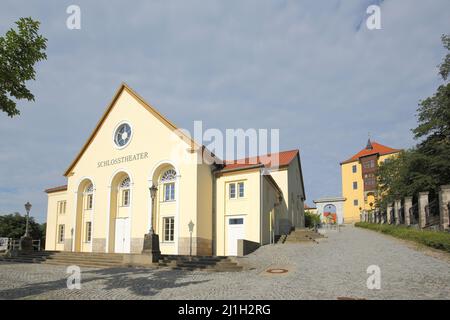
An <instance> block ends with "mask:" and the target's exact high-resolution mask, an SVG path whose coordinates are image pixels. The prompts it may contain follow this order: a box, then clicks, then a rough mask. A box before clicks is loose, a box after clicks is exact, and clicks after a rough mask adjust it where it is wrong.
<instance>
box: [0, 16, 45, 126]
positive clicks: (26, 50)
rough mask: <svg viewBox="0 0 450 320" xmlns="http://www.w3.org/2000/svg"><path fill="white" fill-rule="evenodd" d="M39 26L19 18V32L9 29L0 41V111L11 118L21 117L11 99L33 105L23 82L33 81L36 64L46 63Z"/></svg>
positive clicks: (26, 19) (36, 23)
mask: <svg viewBox="0 0 450 320" xmlns="http://www.w3.org/2000/svg"><path fill="white" fill-rule="evenodd" d="M39 24H40V23H39V22H38V21H34V20H33V19H32V18H20V19H19V21H17V22H16V25H17V29H18V31H16V30H14V29H10V30H9V31H8V32H6V35H5V36H4V37H0V110H1V111H4V112H6V113H7V114H8V116H10V117H13V116H15V115H19V114H20V111H19V110H18V109H17V106H16V101H14V100H13V99H12V98H15V99H17V100H20V99H26V100H28V101H34V95H33V94H32V93H31V91H30V90H29V89H28V88H27V87H26V85H25V82H26V81H29V80H35V77H36V71H35V69H34V66H35V64H36V63H37V62H39V61H41V60H45V59H47V55H46V54H45V49H46V48H47V39H46V38H44V37H43V36H42V35H39V34H38V31H39Z"/></svg>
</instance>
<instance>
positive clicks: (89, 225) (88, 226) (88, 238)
mask: <svg viewBox="0 0 450 320" xmlns="http://www.w3.org/2000/svg"><path fill="white" fill-rule="evenodd" d="M91 239H92V223H91V222H90V221H88V222H86V228H85V237H84V241H85V242H87V243H90V242H91Z"/></svg>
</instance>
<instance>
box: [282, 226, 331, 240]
mask: <svg viewBox="0 0 450 320" xmlns="http://www.w3.org/2000/svg"><path fill="white" fill-rule="evenodd" d="M322 238H324V236H323V235H322V234H320V233H318V232H316V231H314V230H311V229H295V230H293V231H291V233H289V234H288V235H287V236H286V237H285V239H284V242H282V243H302V242H315V243H318V242H319V241H318V240H319V239H322Z"/></svg>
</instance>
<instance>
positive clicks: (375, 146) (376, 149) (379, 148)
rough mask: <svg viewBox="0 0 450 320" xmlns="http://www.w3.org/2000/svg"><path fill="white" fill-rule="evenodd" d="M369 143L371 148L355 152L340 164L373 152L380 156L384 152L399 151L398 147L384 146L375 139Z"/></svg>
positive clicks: (356, 159)
mask: <svg viewBox="0 0 450 320" xmlns="http://www.w3.org/2000/svg"><path fill="white" fill-rule="evenodd" d="M371 144H372V149H367V148H364V149H362V150H361V151H359V152H358V153H357V154H355V155H354V156H353V157H351V158H350V159H347V160H345V161H342V162H341V164H343V163H348V162H353V161H358V160H359V158H361V157H366V156H370V155H373V154H379V155H380V156H383V155H386V154H390V153H396V152H400V151H401V150H400V149H393V148H390V147H387V146H384V145H382V144H379V143H378V142H375V141H373V142H371Z"/></svg>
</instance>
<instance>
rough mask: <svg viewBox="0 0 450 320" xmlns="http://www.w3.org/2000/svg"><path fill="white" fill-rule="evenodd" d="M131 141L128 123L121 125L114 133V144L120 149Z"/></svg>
mask: <svg viewBox="0 0 450 320" xmlns="http://www.w3.org/2000/svg"><path fill="white" fill-rule="evenodd" d="M130 139H131V127H130V125H129V124H128V123H122V124H121V125H120V126H119V127H118V128H117V129H116V132H115V133H114V142H115V143H116V145H117V146H118V147H120V148H123V147H125V146H126V145H127V144H128V142H130Z"/></svg>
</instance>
